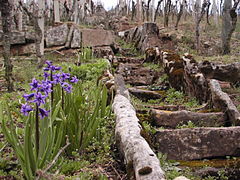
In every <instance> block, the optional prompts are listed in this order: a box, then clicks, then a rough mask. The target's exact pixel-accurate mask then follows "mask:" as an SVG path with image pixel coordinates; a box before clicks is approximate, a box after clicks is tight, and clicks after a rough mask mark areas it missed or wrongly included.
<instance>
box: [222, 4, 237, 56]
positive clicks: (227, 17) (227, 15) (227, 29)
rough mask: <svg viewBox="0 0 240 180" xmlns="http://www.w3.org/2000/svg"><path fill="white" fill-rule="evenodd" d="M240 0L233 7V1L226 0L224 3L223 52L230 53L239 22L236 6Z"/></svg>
mask: <svg viewBox="0 0 240 180" xmlns="http://www.w3.org/2000/svg"><path fill="white" fill-rule="evenodd" d="M239 2H240V0H235V2H234V5H233V7H232V1H229V0H225V1H224V4H223V18H222V54H229V53H230V51H231V49H230V40H231V37H232V33H233V32H234V30H235V28H236V24H237V13H236V8H237V6H238V4H239Z"/></svg>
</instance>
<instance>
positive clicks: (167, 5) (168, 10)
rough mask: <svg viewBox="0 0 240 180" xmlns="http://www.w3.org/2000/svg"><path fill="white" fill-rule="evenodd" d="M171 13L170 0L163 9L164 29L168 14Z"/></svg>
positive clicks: (166, 24)
mask: <svg viewBox="0 0 240 180" xmlns="http://www.w3.org/2000/svg"><path fill="white" fill-rule="evenodd" d="M170 11H171V0H167V3H166V4H165V7H164V27H168V22H169V14H170Z"/></svg>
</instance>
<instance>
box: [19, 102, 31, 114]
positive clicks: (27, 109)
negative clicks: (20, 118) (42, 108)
mask: <svg viewBox="0 0 240 180" xmlns="http://www.w3.org/2000/svg"><path fill="white" fill-rule="evenodd" d="M32 110H33V109H32V107H31V106H29V105H28V104H27V103H26V104H22V107H21V113H22V114H23V115H24V116H27V115H28V113H29V112H31V111H32Z"/></svg>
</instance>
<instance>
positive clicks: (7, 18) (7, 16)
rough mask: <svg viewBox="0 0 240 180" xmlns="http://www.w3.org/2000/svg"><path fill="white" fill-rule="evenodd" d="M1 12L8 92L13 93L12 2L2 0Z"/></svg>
mask: <svg viewBox="0 0 240 180" xmlns="http://www.w3.org/2000/svg"><path fill="white" fill-rule="evenodd" d="M0 4H1V6H0V11H1V15H2V27H3V50H4V51H3V58H4V66H5V79H6V81H7V89H8V92H12V91H13V79H12V70H13V65H12V62H11V53H10V48H11V44H10V40H11V24H12V7H13V4H12V2H11V1H10V0H0Z"/></svg>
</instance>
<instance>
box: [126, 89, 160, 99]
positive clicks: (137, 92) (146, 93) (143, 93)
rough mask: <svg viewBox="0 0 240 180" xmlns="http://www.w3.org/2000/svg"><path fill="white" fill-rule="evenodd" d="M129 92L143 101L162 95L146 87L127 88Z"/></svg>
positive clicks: (158, 97)
mask: <svg viewBox="0 0 240 180" xmlns="http://www.w3.org/2000/svg"><path fill="white" fill-rule="evenodd" d="M128 90H129V92H130V93H131V94H132V95H134V96H136V97H137V98H139V99H142V100H143V101H147V100H150V99H161V98H162V96H161V94H159V93H158V92H156V91H150V90H147V89H138V88H134V87H133V88H128Z"/></svg>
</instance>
